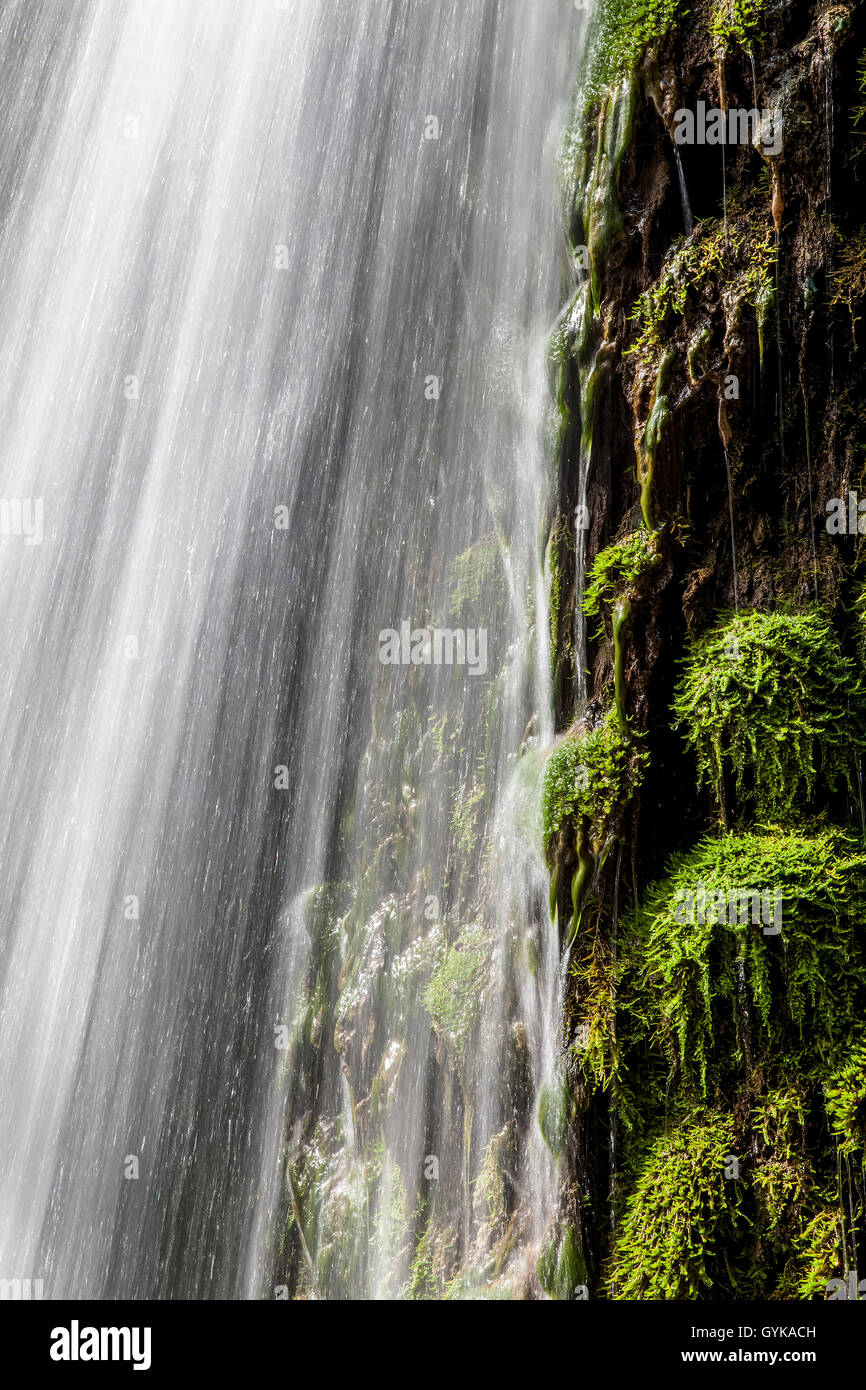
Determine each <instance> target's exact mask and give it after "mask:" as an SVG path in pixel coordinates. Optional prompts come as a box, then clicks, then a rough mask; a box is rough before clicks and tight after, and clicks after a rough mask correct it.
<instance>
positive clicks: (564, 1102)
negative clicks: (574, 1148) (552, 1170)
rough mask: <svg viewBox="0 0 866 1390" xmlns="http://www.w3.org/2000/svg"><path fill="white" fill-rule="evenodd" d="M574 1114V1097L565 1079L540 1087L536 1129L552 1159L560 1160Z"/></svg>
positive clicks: (561, 1078) (560, 1078)
mask: <svg viewBox="0 0 866 1390" xmlns="http://www.w3.org/2000/svg"><path fill="white" fill-rule="evenodd" d="M574 1113H575V1106H574V1096H573V1094H572V1090H571V1087H570V1086H569V1084H568V1081H567V1080H566V1078H565V1077H559V1078H558V1079H557V1080H556V1081H553V1082H550V1083H548V1084H547V1085H545V1086H542V1088H541V1090H540V1092H539V1096H538V1127H539V1129H540V1130H541V1136H542V1138H543V1140H544V1142H545V1144H546V1145H547V1147H548V1149H549V1150H550V1152H551V1153H552V1154H553V1157H554V1158H560V1157H561V1156H562V1154H563V1153H564V1152H565V1145H566V1141H567V1139H568V1130H569V1126H570V1124H571V1122H572V1120H573V1119H574Z"/></svg>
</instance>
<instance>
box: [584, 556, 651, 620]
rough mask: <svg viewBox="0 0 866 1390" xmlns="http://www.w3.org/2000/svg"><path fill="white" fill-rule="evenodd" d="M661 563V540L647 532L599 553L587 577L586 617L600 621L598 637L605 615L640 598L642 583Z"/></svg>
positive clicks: (585, 595)
mask: <svg viewBox="0 0 866 1390" xmlns="http://www.w3.org/2000/svg"><path fill="white" fill-rule="evenodd" d="M659 561H660V555H659V550H658V537H657V535H656V534H654V533H652V532H650V531H645V530H641V531H633V532H632V533H631V535H630V536H627V537H626V539H625V540H623V541H617V542H616V544H615V545H610V546H608V547H607V549H606V550H602V551H600V552H599V554H598V555H597V556H596V558H595V560H594V562H593V564H592V567H591V569H590V571H589V574H588V575H587V582H586V588H585V590H584V597H583V611H584V613H585V614H586V616H587V617H588V618H598V619H599V624H598V628H597V631H596V635H597V636H599V637H601V636H603V634H604V626H603V623H602V622H601V617H602V614H603V612H604V611H605V610H608V611H610V612H612V611H613V609H614V607H615V605H616V603H617V601H618V600H619V599H622V598H628V599H634V598H636V597H637V596H638V594H639V592H640V586H641V581H642V580H643V579H644V578H645V577H646V576H647V575H648V574H650V573H651V572H652V570H654V569H655V568H656V566H657V565H658V564H659Z"/></svg>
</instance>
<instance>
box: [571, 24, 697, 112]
mask: <svg viewBox="0 0 866 1390" xmlns="http://www.w3.org/2000/svg"><path fill="white" fill-rule="evenodd" d="M688 13H689V8H688V6H687V5H686V4H685V3H683V0H597V3H596V5H595V9H594V12H593V18H592V21H591V24H590V30H589V36H588V42H587V56H586V60H585V71H584V76H583V82H582V86H583V88H584V91H585V93H586V97H587V99H588V100H589V101H595V100H597V99H598V97H599V95H600V94H601V92H602V91H603V90H604V89H605V88H606V87H609V86H610V85H611V83H613V82H616V81H618V80H619V79H620V78H621V77H623V76H624V75H625V74H626V73H631V72H633V71H634V70H635V69H636V68H637V66H638V64H639V62H640V60H641V58H642V57H643V55H644V53H645V52H646V50H647V49H648V48H649V47H650V46H651V45H653V44H657V43H660V42H661V40H662V39H663V38H665V36H666V35H667V34H668V33H669V32H670V31H671V29H672V28H673V26H674V24H675V23H677V22H678V21H680V20H682V19H684V18H685V17H686V15H687V14H688Z"/></svg>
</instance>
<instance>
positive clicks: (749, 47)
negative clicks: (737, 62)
mask: <svg viewBox="0 0 866 1390" xmlns="http://www.w3.org/2000/svg"><path fill="white" fill-rule="evenodd" d="M766 9H767V0H717V3H716V5H715V7H714V9H713V12H712V15H711V17H710V33H711V34H712V35H713V37H714V38H715V39H716V40H717V42H718V44H719V47H720V48H721V49H722V51H724V50H725V49H726V48H728V47H730V45H731V43H732V42H736V43H738V44H739V45H740V47H741V48H744V49H745V50H746V52H747V53H754V51H755V46H756V44H759V43H763V42H764V40H765V38H766V34H765V32H764V28H763V24H764V19H765V17H766Z"/></svg>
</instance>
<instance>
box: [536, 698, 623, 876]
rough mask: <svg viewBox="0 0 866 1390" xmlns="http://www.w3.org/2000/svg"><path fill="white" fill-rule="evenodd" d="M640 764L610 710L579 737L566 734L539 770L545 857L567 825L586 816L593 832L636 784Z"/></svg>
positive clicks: (550, 851) (621, 802) (613, 713)
mask: <svg viewBox="0 0 866 1390" xmlns="http://www.w3.org/2000/svg"><path fill="white" fill-rule="evenodd" d="M644 762H645V755H644V754H641V753H639V752H638V750H637V746H636V743H635V740H634V739H633V738H632V737H630V736H629V734H628V733H627V732H626V731H624V730H623V728H622V727H621V725H620V723H619V720H618V718H617V715H616V711H615V710H613V709H611V710H609V711H608V712H607V714H606V715H605V717H604V718H603V719H602V721H601V723H600V724H598V725H597V727H596V728H595V729H593V730H592V732H591V733H588V734H586V735H585V736H584V737H583V738H579V737H577V736H576V735H574V734H568V735H566V737H565V738H564V739H562V741H561V742H560V743H559V744H558V745H557V747H556V748H554V750H553V752H552V753H551V755H550V757H549V758H548V760H547V764H546V766H545V769H544V783H543V786H542V792H541V815H542V826H543V833H544V844H545V848H546V851H547V854H548V857H550V856H551V855H552V852H553V849H554V844H555V841H556V838H557V836H558V835H559V833H560V831H561V830H563V828H566V827H567V826H568V825H569V823H570V822H574V821H578V820H580V819H582V818H583V817H587V818H588V819H589V821H590V822H591V823H592V824H593V826H594V827H596V829H597V830H598V831H600V830H601V829H602V827H605V826H606V825H607V823H608V822H609V820H610V817H611V815H612V813H613V810H614V808H615V807H616V806H618V805H622V804H624V803H625V802H627V801H628V800H629V799H630V797H631V796H632V794H633V792H634V791H635V789H636V787H637V786H638V785H639V782H640V778H641V774H642V769H643V765H644Z"/></svg>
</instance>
